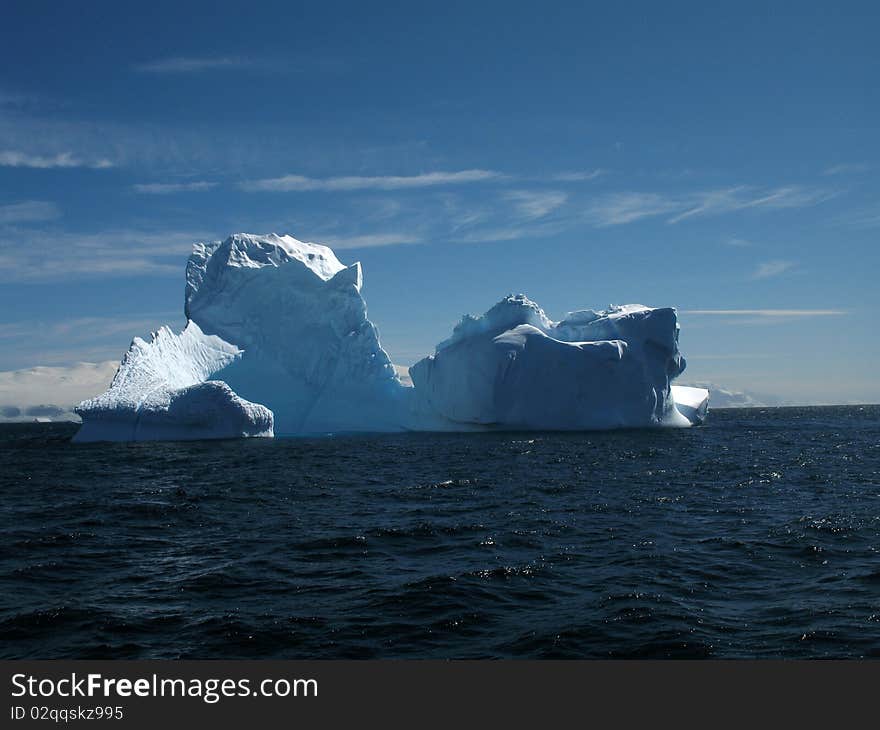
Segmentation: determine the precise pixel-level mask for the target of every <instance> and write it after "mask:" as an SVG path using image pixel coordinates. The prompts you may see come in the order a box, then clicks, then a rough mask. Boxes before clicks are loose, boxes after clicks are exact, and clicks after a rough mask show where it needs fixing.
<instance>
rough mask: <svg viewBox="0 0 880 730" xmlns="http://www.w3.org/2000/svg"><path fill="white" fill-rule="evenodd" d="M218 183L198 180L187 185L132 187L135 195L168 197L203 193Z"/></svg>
mask: <svg viewBox="0 0 880 730" xmlns="http://www.w3.org/2000/svg"><path fill="white" fill-rule="evenodd" d="M217 185H218V183H216V182H209V181H206V180H199V181H195V182H187V183H138V184H135V185H132V186H131V187H132V189H133V190H134V191H135V192H136V193H144V194H146V195H170V194H172V193H203V192H207V191H208V190H213V189H214V188H216V187H217Z"/></svg>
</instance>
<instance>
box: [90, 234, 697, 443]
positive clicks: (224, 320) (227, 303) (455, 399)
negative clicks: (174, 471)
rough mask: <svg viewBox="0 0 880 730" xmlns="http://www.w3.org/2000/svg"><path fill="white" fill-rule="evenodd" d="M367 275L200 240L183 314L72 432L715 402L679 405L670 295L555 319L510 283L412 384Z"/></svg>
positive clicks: (309, 247)
mask: <svg viewBox="0 0 880 730" xmlns="http://www.w3.org/2000/svg"><path fill="white" fill-rule="evenodd" d="M361 285H362V274H361V267H360V264H357V263H356V264H353V265H351V266H345V265H343V264H342V263H340V262H339V260H338V259H337V258H336V256H335V255H334V253H333V252H332V251H331V250H330V249H329V248H327V247H326V246H320V245H317V244H312V243H303V242H301V241H297V240H296V239H294V238H292V237H290V236H276V235H274V234H272V235H267V236H254V235H247V234H236V235H234V236H231V237H230V238H228V239H226V240H225V241H223V242H222V243H221V242H215V243H210V244H196V245H195V247H194V250H193V254H192V256H191V257H190V259H189V263H188V265H187V270H186V296H185V300H186V305H185V311H186V316H187V319H188V323H187V326H186V328H185V329H184V330H183V332H181V333H180V334H179V335H175V334H173V333H172V332H171V331H170V330H168V329H167V328H163V329H162V330H160V331H159V333H157V334H156V335H154V337H153V340H152V341H151V342H145V341H143V340H140V339H135V340H134V342H133V343H132V346H131V349H130V350H129V352H128V354H127V355H126V356H125V358H124V360H123V362H122V365H121V366H120V369H119V372H118V373H117V375H116V378H115V379H114V380H113V383H112V384H111V387H110V389H109V390H108V391H107V392H106V393H104V394H103V395H101V396H99V397H98V398H94V399H92V400H89V401H85V402H83V403H82V404H80V406H79V408H78V409H77V412H78V413H79V414H80V416H81V417H82V419H83V426H82V428H81V430H80V432H79V433H78V434H77V440H82V441H86V440H99V439H116V440H136V439H177V438H211V437H217V438H223V437H233V436H266V435H272V433H273V427H274V432H275V433H278V434H306V433H325V432H332V431H335V432H340V431H398V430H489V429H588V428H614V427H621V426H651V425H690V424H691V423H697V422H700V421H701V420H702V419H703V417H704V416H705V412H706V407H707V397H708V393H707V392H706V391H699V392H694V393H687V394H685V393H684V391H681V393H682V403H681V404H680V405H681V407H680V408H677V407H676V404H677V400H676V396H675V392H676V390H675V386H671V385H670V384H671V381H672V380H673V379H674V378H675V377H676V376H677V375H678V374H679V373H681V371H682V370H683V369H684V359H683V358H682V357H681V355H680V354H679V352H678V324H677V322H676V317H675V312H674V310H672V309H649V308H647V307H643V306H640V305H628V306H625V307H613V308H611V309H609V310H607V311H605V312H592V311H581V312H574V313H572V314H570V315H568V316H567V317H566V318H565V319H564V320H563V321H561V322H558V323H557V322H552V321H550V320H549V319H548V318H547V316H546V315H545V314H544V312H543V311H542V310H541V309H540V307H538V305H537V304H535V303H534V302H531V301H529V300H528V299H527V298H526V297H524V296H521V295H520V296H516V297H507V298H506V299H504V300H502V301H501V302H499V303H498V304H497V305H495V306H494V307H493V308H492V309H490V310H489V311H488V312H487V313H486V314H485V315H483V316H482V317H469V316H468V317H465V318H464V319H463V320H462V321H461V322H460V323H459V325H458V326H457V327H456V328H455V329H454V331H453V334H452V336H451V337H450V338H449V339H448V340H446V341H444V342H442V343H441V344H440V345H438V347H437V351H436V352H435V354H434V355H432V356H430V357H427V358H425V359H423V360H421V361H420V362H418V363H416V365H414V366H413V367H412V368H411V369H410V375H411V376H412V384H413V387H408V384H404V383H402V382H401V379H400V377H399V375H398V373H397V372H396V371H395V367H394V366H393V365H392V363H391V361H390V359H389V357H388V355H387V354H386V353H385V351H384V350H383V349H382V347H381V345H380V343H379V337H378V333H377V331H376V328H375V327H374V325H373V324H372V323H371V322H370V320H369V319H367V309H366V303H365V302H364V299H363V297H362V296H361V293H360V292H361ZM690 390H695V389H690ZM696 390H699V389H696ZM245 398H247V399H248V400H245ZM259 404H264V405H259ZM270 409H271V410H270Z"/></svg>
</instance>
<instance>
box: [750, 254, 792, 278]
mask: <svg viewBox="0 0 880 730" xmlns="http://www.w3.org/2000/svg"><path fill="white" fill-rule="evenodd" d="M796 268H797V262H796V261H785V260H782V259H777V260H775V261H764V262H763V263H760V264H758V266H757V267H756V268H755V270H754V271H753V272H752V275H751V278H752V279H770V278H772V277H774V276H779V275H780V274H785V273H787V272H789V271H793V270H795V269H796Z"/></svg>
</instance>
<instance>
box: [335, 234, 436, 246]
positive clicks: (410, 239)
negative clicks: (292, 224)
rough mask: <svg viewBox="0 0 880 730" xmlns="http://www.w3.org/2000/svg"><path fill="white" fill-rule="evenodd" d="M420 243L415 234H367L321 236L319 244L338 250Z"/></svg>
mask: <svg viewBox="0 0 880 730" xmlns="http://www.w3.org/2000/svg"><path fill="white" fill-rule="evenodd" d="M421 242H422V237H421V236H420V235H419V234H416V233H368V234H364V235H359V236H323V237H321V240H320V243H322V244H324V245H325V246H330V248H338V249H345V248H372V247H375V246H398V245H401V244H407V243H421Z"/></svg>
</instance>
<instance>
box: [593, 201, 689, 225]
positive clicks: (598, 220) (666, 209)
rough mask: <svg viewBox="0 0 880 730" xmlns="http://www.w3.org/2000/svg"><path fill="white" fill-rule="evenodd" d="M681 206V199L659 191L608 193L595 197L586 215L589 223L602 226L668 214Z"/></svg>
mask: <svg viewBox="0 0 880 730" xmlns="http://www.w3.org/2000/svg"><path fill="white" fill-rule="evenodd" d="M681 207H682V203H681V201H679V200H675V199H671V198H668V197H667V196H665V195H660V194H659V193H636V192H629V193H609V194H607V195H601V196H599V197H597V198H596V199H595V200H594V201H593V202H592V203H591V204H590V205H589V206H588V208H587V210H586V216H587V219H588V220H589V221H590V222H591V223H593V224H594V225H596V226H598V227H600V228H604V227H606V226H619V225H623V224H626V223H633V222H635V221H637V220H641V219H643V218H652V217H655V216H658V215H668V214H670V213H673V212H675V211H677V210H680V209H681Z"/></svg>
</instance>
